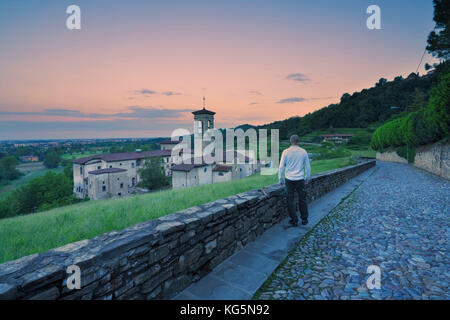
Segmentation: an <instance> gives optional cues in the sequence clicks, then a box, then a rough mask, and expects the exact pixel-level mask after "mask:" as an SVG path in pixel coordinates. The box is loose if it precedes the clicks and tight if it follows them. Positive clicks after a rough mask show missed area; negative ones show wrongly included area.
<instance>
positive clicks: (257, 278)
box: [174, 167, 376, 300]
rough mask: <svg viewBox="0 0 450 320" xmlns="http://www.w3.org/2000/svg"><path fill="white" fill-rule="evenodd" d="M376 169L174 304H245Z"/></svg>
mask: <svg viewBox="0 0 450 320" xmlns="http://www.w3.org/2000/svg"><path fill="white" fill-rule="evenodd" d="M374 170H376V167H374V168H371V169H369V170H367V171H365V172H363V173H361V174H360V175H359V176H357V177H355V178H353V179H351V180H350V181H347V182H346V183H344V184H342V185H341V186H339V187H338V188H336V189H335V190H333V191H331V192H329V193H327V194H326V195H324V196H323V197H321V198H319V199H317V200H315V201H313V202H312V203H310V204H309V205H308V209H309V224H308V225H307V226H301V225H300V226H299V227H296V228H293V227H289V224H288V220H289V219H285V220H283V221H282V222H281V223H279V224H277V225H275V226H273V227H272V228H270V229H269V230H267V231H266V232H265V233H264V234H263V235H261V236H260V237H258V238H257V239H256V240H255V241H253V242H251V243H249V244H247V245H246V246H245V247H244V248H243V249H241V250H240V251H238V252H236V253H235V254H234V255H232V256H231V257H229V258H227V259H226V260H225V261H223V262H222V263H221V264H219V265H218V266H217V267H216V268H215V269H214V270H213V271H212V272H210V273H209V274H208V275H207V276H205V277H203V278H202V279H200V280H199V281H198V282H196V283H193V284H192V285H190V286H189V287H188V288H186V289H185V290H184V291H182V292H181V293H179V294H178V295H177V296H175V297H174V299H175V300H246V299H251V298H252V297H253V295H254V294H255V293H256V291H257V290H258V289H259V287H260V286H261V285H262V284H263V283H264V282H265V281H266V280H267V278H268V277H269V276H270V275H271V274H272V273H273V271H274V270H275V269H276V268H277V267H278V266H279V265H280V263H281V262H282V261H283V260H284V259H285V258H286V257H287V255H288V253H289V251H290V250H291V249H293V248H294V246H295V245H296V243H297V242H298V241H299V240H300V239H301V238H302V237H303V236H304V235H305V234H306V233H307V232H308V231H310V230H311V229H312V228H314V226H315V225H316V224H317V223H318V222H319V221H320V220H321V219H322V218H323V217H324V216H325V215H327V214H328V213H329V212H330V211H331V210H332V209H333V208H335V207H336V206H337V205H338V204H339V203H340V202H341V201H342V200H343V199H344V198H345V197H347V196H348V195H349V194H350V193H351V192H352V191H354V190H355V188H357V187H358V186H359V185H360V184H362V183H363V182H364V181H365V180H366V179H367V178H368V177H369V176H370V175H371V173H373V171H374Z"/></svg>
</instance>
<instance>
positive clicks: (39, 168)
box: [0, 162, 63, 200]
mask: <svg viewBox="0 0 450 320" xmlns="http://www.w3.org/2000/svg"><path fill="white" fill-rule="evenodd" d="M17 169H18V170H19V171H20V172H22V173H23V174H24V175H23V176H21V177H20V178H19V179H16V180H13V181H10V182H9V183H8V184H5V185H1V186H0V200H2V199H5V198H6V197H8V196H9V195H10V194H11V193H12V192H13V191H14V190H16V189H18V188H20V187H22V186H24V185H26V184H27V183H28V182H30V181H31V180H32V179H34V178H37V177H40V176H43V175H44V174H46V173H47V172H49V171H52V172H56V173H60V172H62V171H63V169H61V168H57V169H47V168H46V167H44V165H43V164H42V162H38V163H26V164H21V165H19V166H18V167H17Z"/></svg>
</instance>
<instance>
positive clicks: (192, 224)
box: [0, 160, 375, 299]
mask: <svg viewBox="0 0 450 320" xmlns="http://www.w3.org/2000/svg"><path fill="white" fill-rule="evenodd" d="M373 166H375V160H369V161H366V162H363V163H359V164H357V165H354V166H350V167H346V168H342V169H338V170H334V171H330V172H327V173H324V174H319V175H316V176H314V177H313V178H312V179H311V182H310V183H309V184H308V186H307V194H308V202H311V201H312V200H314V199H317V198H319V197H321V196H322V195H324V194H325V193H327V192H329V191H331V190H333V189H335V188H336V187H338V186H339V185H341V184H343V183H345V182H346V181H348V180H349V179H351V178H353V177H355V176H357V175H358V174H360V173H362V172H364V171H366V170H367V169H369V168H371V167H373ZM286 216H287V209H286V198H285V194H284V189H283V188H282V187H281V186H280V185H271V186H268V187H266V188H264V189H261V190H251V191H248V192H244V193H241V194H237V195H234V196H231V197H227V198H224V199H220V200H217V201H214V202H210V203H207V204H204V205H201V206H196V207H192V208H189V209H185V210H182V211H179V212H176V213H173V214H169V215H166V216H163V217H161V218H159V219H156V220H152V221H148V222H144V223H140V224H137V225H135V226H132V227H129V228H126V229H124V230H121V231H113V232H109V233H106V234H103V235H100V236H98V237H96V238H93V239H89V240H82V241H78V242H75V243H71V244H68V245H65V246H63V247H60V248H56V249H53V250H50V251H48V252H45V253H42V254H34V255H30V256H27V257H23V258H21V259H18V260H14V261H10V262H6V263H4V264H1V265H0V299H170V298H172V297H174V296H175V295H176V294H177V293H179V292H181V291H182V290H183V289H185V288H186V287H188V286H189V285H190V284H192V283H194V282H196V281H198V280H199V279H200V278H202V277H203V276H205V275H206V274H208V273H209V272H210V271H211V270H212V269H213V268H214V267H215V266H217V265H218V264H219V263H221V262H222V261H224V260H225V259H226V258H228V257H229V256H231V255H232V254H233V253H235V252H236V251H238V250H240V249H241V248H242V247H243V246H245V245H246V244H247V243H249V242H251V241H253V240H255V239H256V238H257V237H258V236H260V235H262V234H263V233H264V231H265V230H267V229H268V228H270V227H272V226H273V225H275V224H277V223H279V222H280V221H281V220H283V219H284V218H285V217H286ZM73 265H75V266H77V267H79V270H80V280H81V288H80V289H68V287H67V281H68V278H69V277H71V276H72V274H71V273H67V268H68V267H70V266H73ZM70 279H71V278H70ZM69 282H71V281H69Z"/></svg>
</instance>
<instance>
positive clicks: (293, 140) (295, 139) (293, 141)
mask: <svg viewBox="0 0 450 320" xmlns="http://www.w3.org/2000/svg"><path fill="white" fill-rule="evenodd" d="M289 141H290V142H291V146H296V145H298V135H296V134H293V135H292V136H291V139H289Z"/></svg>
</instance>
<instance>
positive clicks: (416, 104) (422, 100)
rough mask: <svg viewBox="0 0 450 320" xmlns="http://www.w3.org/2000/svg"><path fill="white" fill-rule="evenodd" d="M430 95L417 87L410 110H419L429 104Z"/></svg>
mask: <svg viewBox="0 0 450 320" xmlns="http://www.w3.org/2000/svg"><path fill="white" fill-rule="evenodd" d="M427 102H428V97H427V95H426V93H425V92H423V90H421V89H419V88H416V89H415V90H414V93H413V94H412V103H411V105H410V106H409V107H408V111H409V112H412V111H417V110H419V109H421V108H423V107H425V106H426V105H427Z"/></svg>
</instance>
